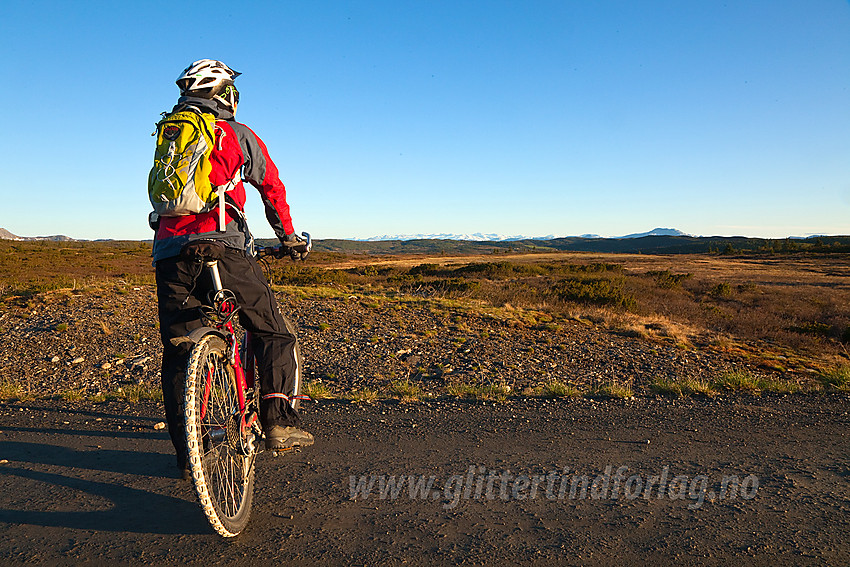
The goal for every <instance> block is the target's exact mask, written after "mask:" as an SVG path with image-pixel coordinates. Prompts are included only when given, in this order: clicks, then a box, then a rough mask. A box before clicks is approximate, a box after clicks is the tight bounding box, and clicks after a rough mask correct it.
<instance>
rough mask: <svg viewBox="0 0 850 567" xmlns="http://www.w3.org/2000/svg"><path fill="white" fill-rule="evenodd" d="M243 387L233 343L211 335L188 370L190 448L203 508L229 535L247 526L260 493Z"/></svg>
mask: <svg viewBox="0 0 850 567" xmlns="http://www.w3.org/2000/svg"><path fill="white" fill-rule="evenodd" d="M237 387H238V385H237V382H236V376H235V374H234V372H233V367H232V366H231V365H230V362H229V360H228V357H227V345H226V344H225V342H224V341H223V340H222V339H221V337H219V336H217V335H213V334H208V335H205V336H204V337H203V338H201V340H200V341H198V343H197V344H196V345H195V347H194V348H193V349H192V351H191V353H190V355H189V364H188V366H187V368H186V390H185V396H184V418H185V426H186V444H187V447H188V452H189V467H190V469H191V471H192V483H193V484H194V486H195V492H196V493H197V495H198V500H199V501H200V504H201V508H203V510H204V514H206V516H207V519H208V520H209V522H210V524H211V525H212V527H213V528H214V529H215V530H216V531H217V532H218V533H219V534H221V535H222V536H224V537H233V536H235V535H237V534H238V533H239V532H241V531H242V530H243V529H244V528H245V526H246V524H247V523H248V516H249V514H250V511H251V502H252V500H253V492H254V460H255V456H256V451H255V449H254V446H253V443H250V442H249V443H246V442H245V437H244V436H243V432H242V427H241V421H242V419H241V414H240V410H239V397H238V392H237Z"/></svg>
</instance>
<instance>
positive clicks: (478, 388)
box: [446, 381, 511, 402]
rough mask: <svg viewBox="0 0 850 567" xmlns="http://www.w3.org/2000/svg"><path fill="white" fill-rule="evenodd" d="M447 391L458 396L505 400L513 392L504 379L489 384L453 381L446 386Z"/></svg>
mask: <svg viewBox="0 0 850 567" xmlns="http://www.w3.org/2000/svg"><path fill="white" fill-rule="evenodd" d="M446 392H448V394H449V395H450V396H455V397H458V398H466V399H474V400H490V401H497V402H504V401H506V400H507V399H508V396H509V395H510V393H511V387H510V386H509V385H508V384H507V383H506V382H504V381H499V382H492V383H487V384H469V383H467V382H461V381H452V382H449V384H448V385H447V386H446Z"/></svg>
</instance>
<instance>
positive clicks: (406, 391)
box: [387, 379, 422, 402]
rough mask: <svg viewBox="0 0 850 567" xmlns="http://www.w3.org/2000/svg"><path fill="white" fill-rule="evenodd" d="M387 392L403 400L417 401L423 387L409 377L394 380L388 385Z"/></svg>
mask: <svg viewBox="0 0 850 567" xmlns="http://www.w3.org/2000/svg"><path fill="white" fill-rule="evenodd" d="M387 393H388V394H389V395H390V397H392V398H396V399H398V400H401V401H402V402H415V401H418V400H419V398H420V397H421V396H422V388H421V387H420V386H419V385H418V384H415V383H413V382H411V381H410V380H409V379H405V380H393V381H392V382H391V383H390V385H389V386H388V387H387Z"/></svg>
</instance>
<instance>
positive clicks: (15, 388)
mask: <svg viewBox="0 0 850 567" xmlns="http://www.w3.org/2000/svg"><path fill="white" fill-rule="evenodd" d="M33 398H34V396H33V395H32V394H30V392H29V389H28V388H25V387H24V386H23V385H22V384H18V383H15V382H12V381H11V380H3V381H2V382H0V400H5V401H15V400H17V401H21V402H25V401H28V400H32V399H33Z"/></svg>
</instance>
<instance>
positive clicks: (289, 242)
mask: <svg viewBox="0 0 850 567" xmlns="http://www.w3.org/2000/svg"><path fill="white" fill-rule="evenodd" d="M281 244H283V247H282V248H281V252H282V253H283V255H288V256H289V257H290V258H292V259H293V260H304V259H305V258H307V256H308V255H309V254H310V246H308V243H307V241H306V240H305V239H303V238H301V237H300V236H298V235H297V234H295V233H294V232H293V233H292V234H287V235H286V237H285V238H284V239H283V241H282V242H281Z"/></svg>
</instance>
